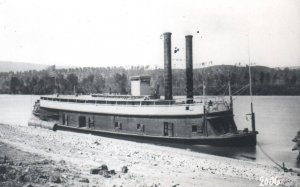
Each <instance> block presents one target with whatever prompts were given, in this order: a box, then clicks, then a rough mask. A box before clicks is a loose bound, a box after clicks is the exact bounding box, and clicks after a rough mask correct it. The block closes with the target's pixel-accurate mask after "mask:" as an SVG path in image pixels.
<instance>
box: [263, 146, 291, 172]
mask: <svg viewBox="0 0 300 187" xmlns="http://www.w3.org/2000/svg"><path fill="white" fill-rule="evenodd" d="M257 146H258V147H259V149H260V150H261V152H262V153H263V154H264V155H265V156H266V157H268V159H270V160H271V161H272V162H273V163H274V164H276V165H277V166H278V167H280V168H281V169H283V170H286V169H287V168H285V167H284V166H282V165H280V164H278V163H277V162H276V161H275V160H274V159H273V158H272V157H271V156H270V155H269V154H268V153H267V152H266V151H265V150H264V149H263V148H262V146H261V145H260V144H259V143H258V142H257Z"/></svg>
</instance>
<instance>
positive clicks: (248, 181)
mask: <svg viewBox="0 0 300 187" xmlns="http://www.w3.org/2000/svg"><path fill="white" fill-rule="evenodd" d="M0 142H2V144H1V145H4V146H8V147H11V150H12V152H14V150H15V152H16V154H11V155H15V157H17V155H20V154H21V153H20V152H17V149H19V151H21V152H22V154H23V153H24V154H25V153H26V154H29V156H28V157H25V158H26V159H28V160H30V161H31V162H32V164H34V163H35V162H40V161H41V160H47V161H49V163H50V165H51V167H50V168H52V169H53V168H54V169H53V171H54V170H55V168H56V167H58V168H61V167H62V168H61V170H59V171H58V172H57V174H59V177H60V179H61V183H55V182H53V181H54V180H53V181H51V179H50V177H51V175H50V174H47V176H48V178H46V180H45V181H44V182H43V183H41V182H39V181H38V180H31V181H29V182H32V185H33V186H34V185H46V186H49V185H53V186H68V185H69V186H219V185H222V186H258V185H259V178H260V177H261V176H264V177H275V176H277V177H278V179H279V180H280V181H281V185H282V186H300V177H299V176H297V175H296V174H294V173H285V172H283V171H281V170H279V169H278V168H276V167H274V166H270V165H262V164H258V163H253V162H250V161H241V160H235V159H230V158H224V157H219V156H212V155H207V154H202V153H196V152H192V151H189V150H183V149H178V148H171V147H166V146H158V145H152V144H146V143H136V142H130V141H125V140H117V139H110V138H104V137H99V136H93V135H88V134H79V133H72V132H64V131H57V132H54V131H50V130H46V129H40V128H34V127H22V126H10V125H1V124H0ZM4 152H5V151H4ZM0 153H1V154H2V155H3V154H5V153H3V151H1V152H0ZM33 155H35V156H33ZM0 156H1V155H0ZM11 157H12V160H13V159H16V158H14V156H11ZM36 158H38V159H37V160H35V159H36ZM0 159H1V158H0ZM19 159H20V158H19ZM24 161H25V160H24ZM18 162H23V161H22V160H19V161H18ZM103 164H105V165H107V166H108V169H109V170H115V173H116V174H112V175H109V176H108V175H103V174H102V175H99V174H96V175H95V174H90V170H91V169H93V168H97V167H99V166H101V165H103ZM29 165H30V164H29ZM124 166H126V167H127V168H128V172H127V173H123V172H122V168H123V167H124ZM45 167H47V164H46V166H45ZM53 171H52V170H49V169H46V170H45V172H46V173H47V172H48V173H53ZM32 178H34V177H32ZM27 183H28V182H27ZM27 183H26V184H27ZM0 184H1V181H0Z"/></svg>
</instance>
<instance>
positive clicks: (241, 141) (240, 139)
mask: <svg viewBox="0 0 300 187" xmlns="http://www.w3.org/2000/svg"><path fill="white" fill-rule="evenodd" d="M57 130H63V131H71V132H77V133H85V134H92V135H97V136H103V137H108V138H116V139H122V140H129V141H137V142H145V143H171V144H184V145H210V146H217V147H229V146H230V147H240V146H255V145H256V135H257V133H254V132H248V133H244V132H240V133H237V134H229V135H224V136H223V137H222V136H215V137H213V136H212V137H198V138H182V137H161V136H148V135H147V136H141V135H135V134H127V133H115V132H108V131H100V130H91V129H81V128H74V127H68V126H63V125H58V126H57Z"/></svg>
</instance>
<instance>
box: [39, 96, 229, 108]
mask: <svg viewBox="0 0 300 187" xmlns="http://www.w3.org/2000/svg"><path fill="white" fill-rule="evenodd" d="M41 100H47V101H57V102H67V103H83V104H96V105H97V104H101V105H103V104H105V105H130V106H152V105H160V106H173V105H181V106H191V105H195V104H199V103H203V98H202V97H195V98H194V99H193V102H190V100H191V99H186V98H178V99H176V100H137V101H134V100H106V99H102V100H90V99H75V98H70V99H68V98H58V97H57V98H56V97H44V96H43V97H41ZM205 101H206V102H205V105H209V104H210V102H212V103H213V104H218V103H219V104H221V103H224V102H225V101H224V99H221V98H219V97H216V96H212V97H208V96H206V97H205ZM225 103H226V102H225Z"/></svg>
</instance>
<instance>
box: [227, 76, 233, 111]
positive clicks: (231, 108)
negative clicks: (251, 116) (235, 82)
mask: <svg viewBox="0 0 300 187" xmlns="http://www.w3.org/2000/svg"><path fill="white" fill-rule="evenodd" d="M228 94H229V98H230V110H231V112H233V102H232V95H231V85H230V81H228Z"/></svg>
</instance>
